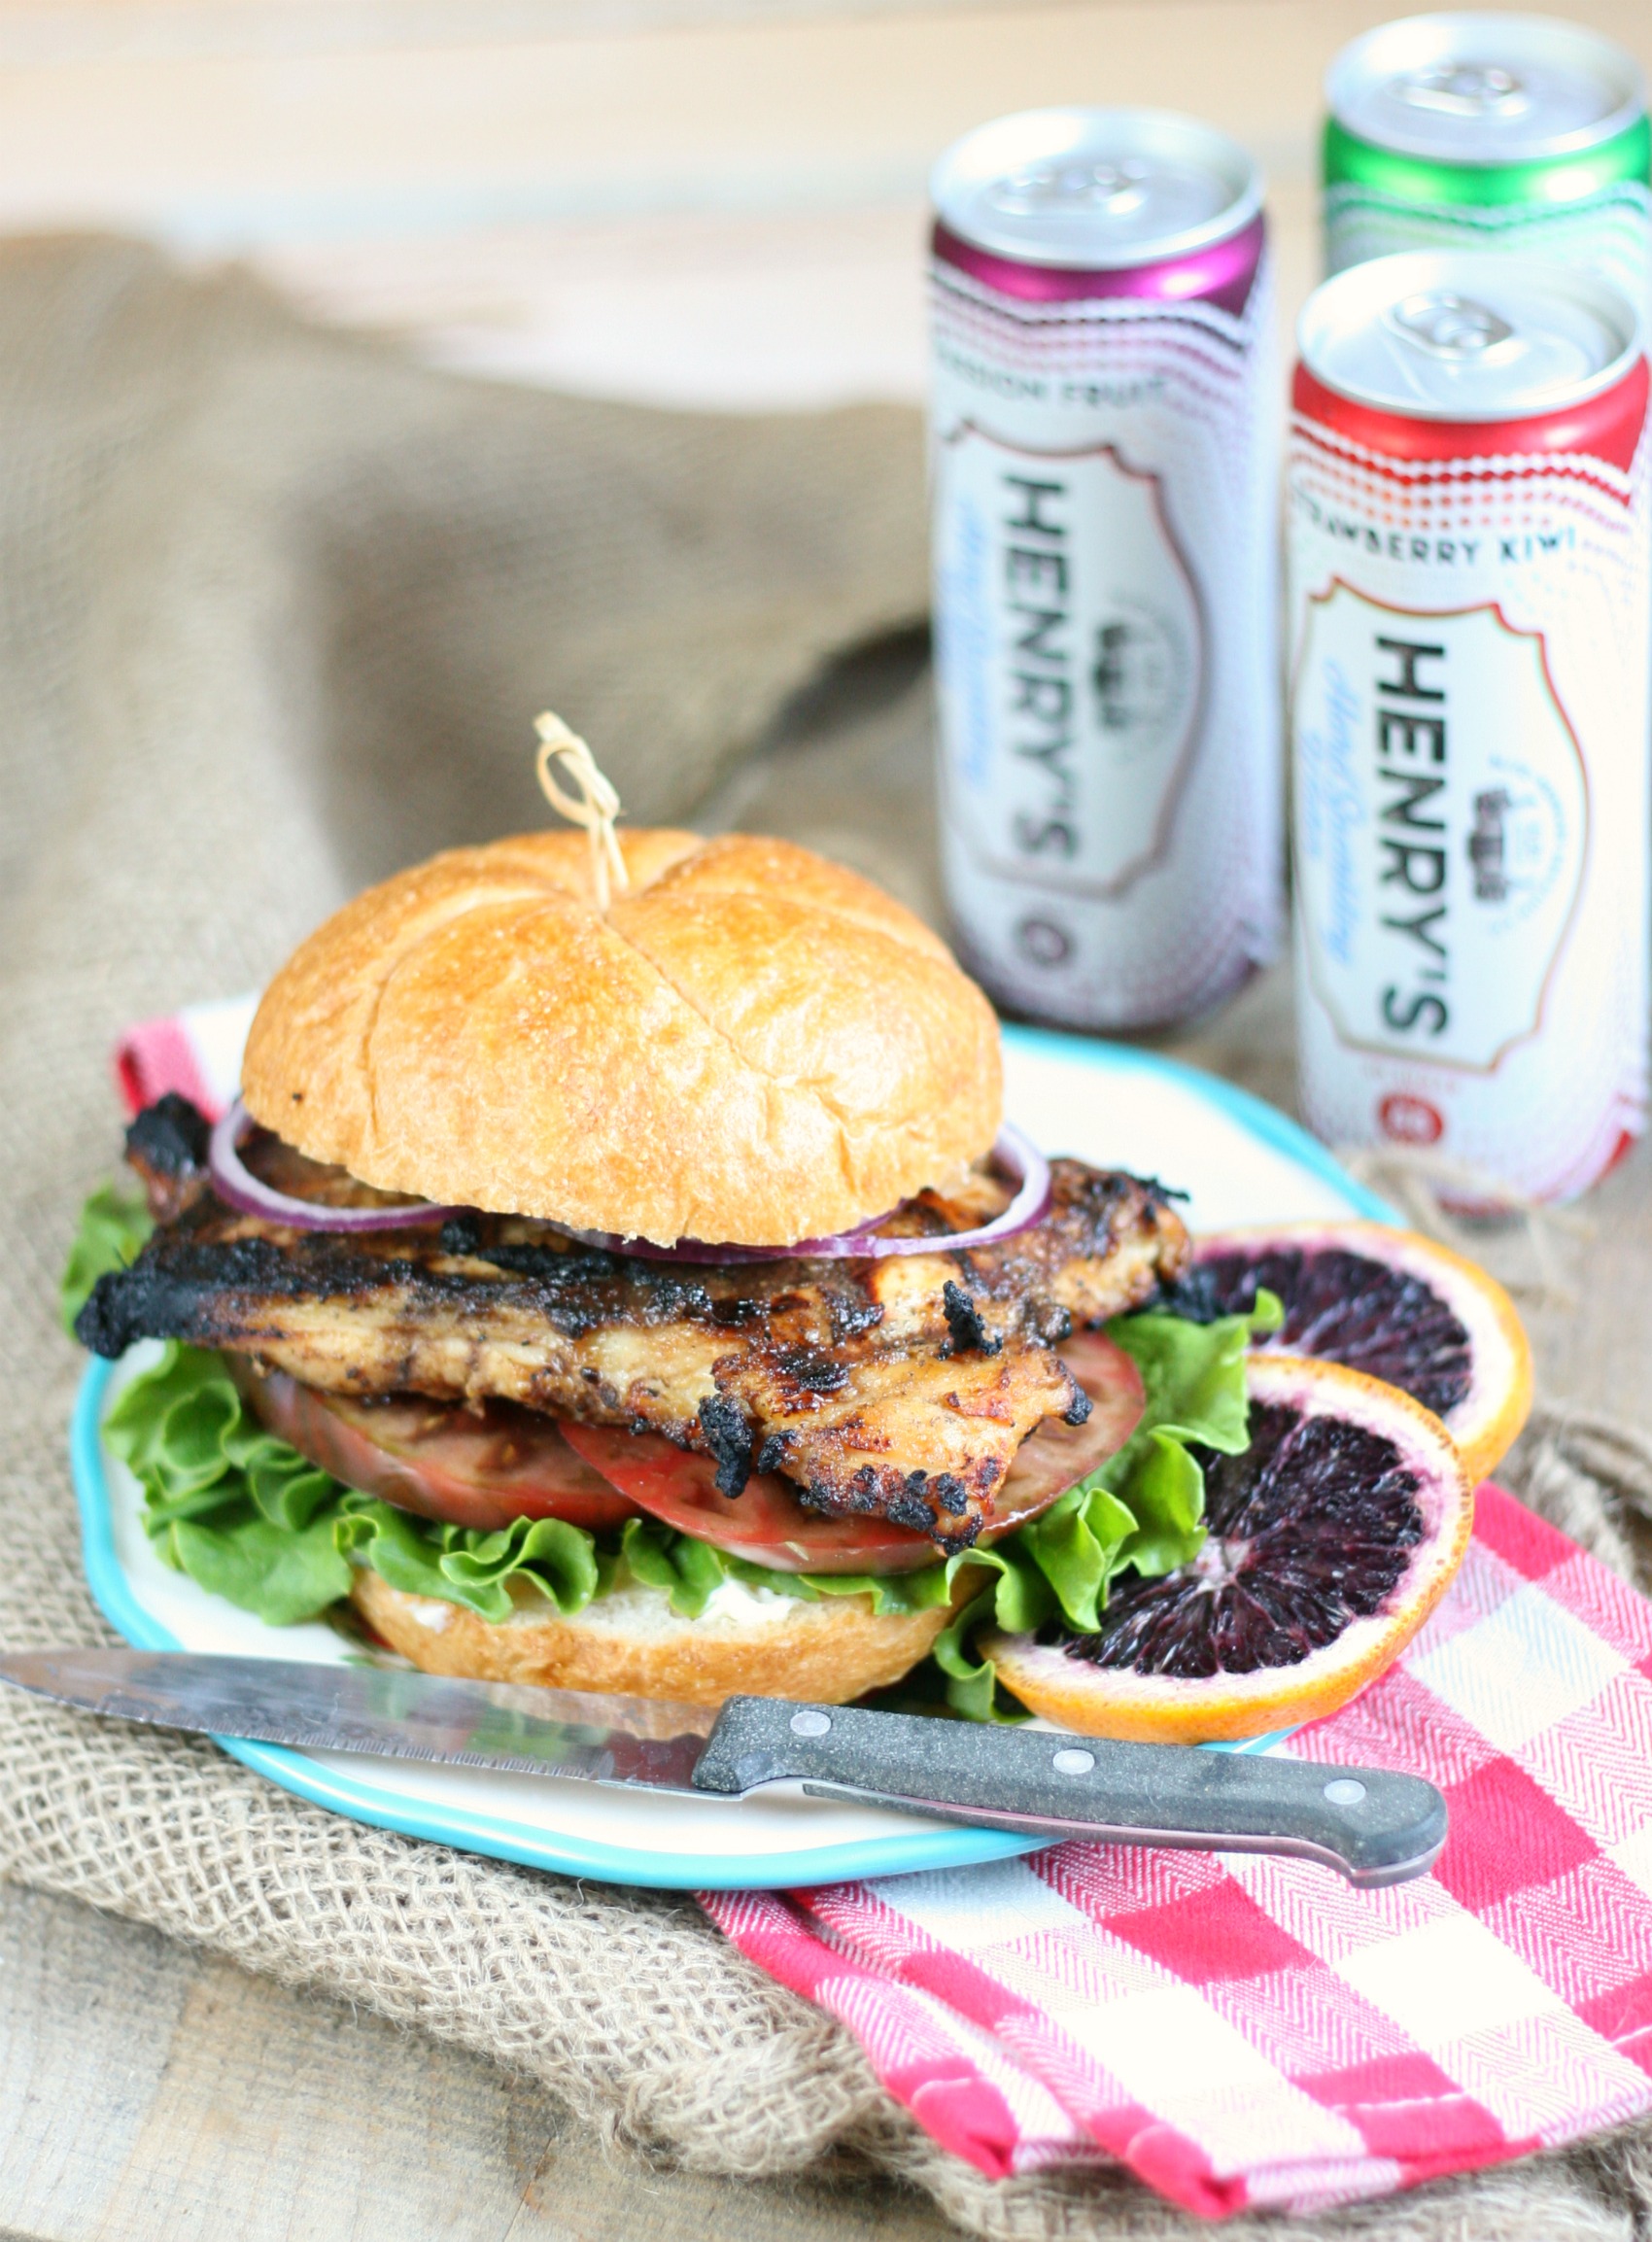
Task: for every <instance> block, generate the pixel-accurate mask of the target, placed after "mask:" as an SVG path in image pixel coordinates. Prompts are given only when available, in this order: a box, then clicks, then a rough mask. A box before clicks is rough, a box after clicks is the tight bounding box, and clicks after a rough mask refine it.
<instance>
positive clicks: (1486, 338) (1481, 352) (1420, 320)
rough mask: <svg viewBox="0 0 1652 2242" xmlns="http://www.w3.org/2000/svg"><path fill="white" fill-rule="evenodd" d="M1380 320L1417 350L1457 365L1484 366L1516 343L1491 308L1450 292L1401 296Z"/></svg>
mask: <svg viewBox="0 0 1652 2242" xmlns="http://www.w3.org/2000/svg"><path fill="white" fill-rule="evenodd" d="M1383 318H1384V319H1385V321H1386V322H1387V323H1388V325H1389V326H1390V327H1391V328H1393V329H1394V333H1395V334H1397V335H1400V336H1402V337H1403V338H1404V340H1405V341H1406V342H1408V343H1410V344H1412V345H1413V347H1414V348H1416V349H1417V350H1426V351H1427V352H1428V355H1429V356H1430V357H1431V358H1438V359H1447V360H1450V361H1452V362H1456V363H1459V364H1461V363H1463V362H1465V361H1469V360H1472V361H1477V362H1484V361H1485V360H1486V359H1488V358H1490V357H1491V355H1492V353H1493V352H1494V351H1499V350H1502V349H1503V346H1504V345H1505V344H1507V343H1511V342H1513V341H1514V339H1515V335H1514V329H1513V328H1512V327H1510V325H1509V324H1508V321H1507V320H1506V319H1504V318H1502V317H1501V315H1500V314H1499V313H1497V312H1495V311H1494V310H1493V309H1492V307H1491V305H1490V304H1487V303H1477V302H1476V301H1475V299H1474V298H1473V297H1472V296H1470V295H1459V294H1458V293H1456V291H1455V290H1454V289H1449V288H1428V289H1420V290H1419V291H1418V292H1417V293H1416V294H1414V295H1407V296H1402V297H1401V298H1400V300H1399V302H1398V303H1396V304H1393V305H1391V306H1390V308H1389V309H1388V310H1387V311H1385V312H1384V314H1383Z"/></svg>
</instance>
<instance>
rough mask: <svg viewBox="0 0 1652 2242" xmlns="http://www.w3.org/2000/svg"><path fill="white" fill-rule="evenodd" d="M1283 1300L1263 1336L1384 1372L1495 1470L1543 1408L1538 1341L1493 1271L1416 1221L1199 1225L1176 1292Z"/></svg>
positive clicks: (1230, 1308) (1480, 1469)
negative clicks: (1281, 1314) (1537, 1385)
mask: <svg viewBox="0 0 1652 2242" xmlns="http://www.w3.org/2000/svg"><path fill="white" fill-rule="evenodd" d="M1258 1287H1265V1288H1266V1290H1267V1291H1268V1292H1270V1293H1276V1294H1277V1295H1278V1297H1279V1299H1280V1300H1281V1302H1282V1303H1283V1304H1284V1308H1285V1324H1284V1327H1283V1328H1282V1329H1280V1330H1278V1331H1276V1332H1274V1333H1273V1334H1272V1335H1271V1336H1270V1337H1267V1338H1265V1339H1262V1340H1260V1341H1259V1342H1258V1344H1260V1345H1262V1346H1265V1347H1272V1348H1276V1349H1278V1350H1279V1351H1280V1352H1281V1353H1283V1354H1288V1355H1313V1356H1316V1357H1318V1358H1319V1359H1320V1360H1321V1361H1323V1362H1342V1363H1345V1364H1346V1365H1347V1366H1348V1368H1350V1369H1353V1370H1363V1371H1364V1372H1365V1373H1366V1374H1367V1376H1369V1377H1372V1378H1381V1379H1384V1380H1385V1381H1386V1382H1387V1383H1388V1384H1389V1385H1391V1386H1397V1387H1398V1388H1399V1389H1400V1391H1401V1392H1402V1393H1406V1394H1409V1395H1410V1396H1411V1397H1412V1399H1413V1400H1416V1401H1421V1402H1422V1404H1423V1406H1424V1408H1425V1409H1431V1410H1432V1411H1433V1413H1434V1415H1435V1416H1436V1417H1438V1418H1439V1419H1440V1420H1441V1422H1442V1423H1443V1424H1444V1426H1445V1428H1446V1430H1447V1431H1448V1432H1450V1434H1451V1436H1452V1438H1453V1439H1454V1440H1455V1441H1456V1442H1457V1445H1458V1447H1459V1448H1460V1449H1461V1450H1462V1452H1463V1465H1464V1466H1465V1467H1466V1469H1467V1471H1468V1474H1469V1476H1470V1478H1471V1479H1474V1480H1476V1481H1478V1480H1481V1479H1484V1478H1485V1477H1486V1475H1487V1474H1488V1472H1490V1471H1493V1470H1495V1469H1496V1468H1497V1465H1498V1464H1500V1463H1501V1461H1502V1459H1503V1457H1504V1456H1505V1455H1506V1454H1507V1453H1508V1450H1509V1449H1510V1448H1511V1447H1512V1446H1513V1444H1514V1441H1515V1437H1516V1435H1517V1434H1518V1432H1519V1431H1520V1429H1521V1427H1522V1426H1523V1425H1524V1424H1525V1422H1526V1419H1527V1415H1528V1413H1529V1412H1530V1410H1531V1407H1532V1349H1531V1346H1530V1344H1529V1342H1528V1340H1527V1337H1526V1332H1525V1330H1524V1329H1523V1328H1522V1326H1521V1322H1520V1318H1519V1316H1518V1315H1517V1314H1516V1312H1515V1306H1514V1302H1513V1301H1512V1300H1511V1299H1510V1298H1509V1296H1508V1294H1507V1293H1505V1292H1504V1291H1503V1289H1502V1287H1501V1285H1499V1284H1498V1283H1497V1280H1496V1279H1495V1278H1494V1277H1489V1276H1488V1275H1487V1274H1486V1272H1485V1270H1484V1269H1482V1268H1477V1267H1476V1266H1475V1264H1474V1263H1473V1262H1472V1261H1468V1260H1464V1259H1463V1256H1462V1255H1461V1254H1454V1253H1453V1252H1452V1251H1451V1250H1450V1248H1449V1247H1447V1246H1440V1245H1436V1244H1435V1243H1434V1241H1433V1239H1432V1238H1426V1237H1424V1236H1422V1235H1421V1234H1420V1233H1419V1232H1418V1231H1416V1230H1399V1229H1391V1228H1390V1227H1389V1226H1388V1225H1387V1224H1384V1223H1334V1224H1313V1223H1302V1224H1285V1225H1283V1226H1277V1225H1276V1226H1273V1227H1270V1228H1267V1229H1245V1230H1228V1231H1224V1232H1223V1233H1222V1234H1221V1235H1220V1236H1217V1237H1207V1238H1201V1239H1199V1240H1198V1242H1197V1243H1196V1244H1195V1246H1194V1249H1193V1265H1192V1267H1191V1268H1190V1269H1189V1270H1188V1272H1187V1275H1186V1276H1185V1277H1184V1278H1183V1279H1182V1281H1181V1283H1180V1284H1179V1285H1178V1286H1177V1288H1176V1291H1175V1293H1174V1295H1173V1297H1172V1300H1171V1302H1170V1305H1172V1306H1173V1307H1174V1308H1175V1309H1176V1311H1177V1313H1178V1314H1180V1315H1191V1316H1193V1317H1195V1318H1196V1319H1198V1320H1200V1321H1204V1320H1206V1319H1209V1318H1211V1317H1215V1316H1227V1315H1233V1314H1236V1313H1238V1312H1239V1311H1241V1310H1244V1309H1248V1308H1250V1307H1252V1306H1254V1304H1255V1302H1256V1292H1257V1289H1258Z"/></svg>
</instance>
